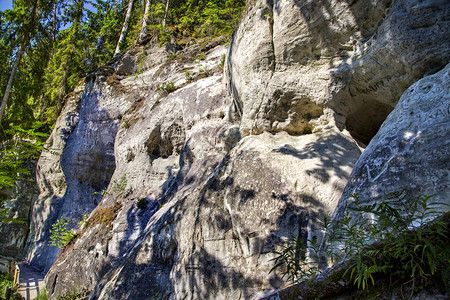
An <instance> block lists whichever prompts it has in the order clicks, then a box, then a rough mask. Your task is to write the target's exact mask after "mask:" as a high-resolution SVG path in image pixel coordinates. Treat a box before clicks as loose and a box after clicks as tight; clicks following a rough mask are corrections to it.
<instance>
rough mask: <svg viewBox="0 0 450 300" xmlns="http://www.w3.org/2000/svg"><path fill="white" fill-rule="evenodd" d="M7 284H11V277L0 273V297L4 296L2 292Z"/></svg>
mask: <svg viewBox="0 0 450 300" xmlns="http://www.w3.org/2000/svg"><path fill="white" fill-rule="evenodd" d="M7 286H10V287H11V286H13V279H12V278H11V276H10V275H8V274H6V273H0V296H1V297H0V298H2V297H5V294H4V293H5V288H6V287H7ZM2 299H3V298H2Z"/></svg>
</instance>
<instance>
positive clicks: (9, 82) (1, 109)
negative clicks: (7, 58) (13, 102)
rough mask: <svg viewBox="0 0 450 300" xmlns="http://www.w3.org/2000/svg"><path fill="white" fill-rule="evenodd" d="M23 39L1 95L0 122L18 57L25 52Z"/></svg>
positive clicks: (0, 121)
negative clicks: (3, 92)
mask: <svg viewBox="0 0 450 300" xmlns="http://www.w3.org/2000/svg"><path fill="white" fill-rule="evenodd" d="M25 46H26V43H25V41H23V42H22V44H21V45H20V49H19V52H17V56H16V61H15V62H14V66H13V68H12V71H11V74H10V75H9V80H8V84H7V85H6V90H5V94H4V95H3V100H2V105H1V106H0V124H1V123H2V116H3V113H4V112H5V108H6V102H7V101H8V98H9V94H10V92H11V88H12V84H13V81H14V76H16V71H17V68H18V67H19V62H20V59H21V58H22V55H23V52H25Z"/></svg>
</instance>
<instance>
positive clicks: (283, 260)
mask: <svg viewBox="0 0 450 300" xmlns="http://www.w3.org/2000/svg"><path fill="white" fill-rule="evenodd" d="M305 250H306V245H304V244H303V243H302V241H300V240H299V238H298V237H291V238H289V239H288V240H286V241H284V242H283V243H282V244H281V245H280V246H279V249H278V250H275V251H274V252H273V253H274V254H276V257H275V258H274V259H273V261H274V266H273V268H272V269H271V270H270V272H269V273H271V272H273V271H274V270H276V269H278V268H283V271H281V277H282V278H285V277H286V280H288V281H291V282H293V283H295V282H298V281H300V280H306V279H309V278H311V277H313V276H315V275H316V274H317V273H318V268H317V267H311V266H310V264H309V263H308V262H307V261H306V258H305Z"/></svg>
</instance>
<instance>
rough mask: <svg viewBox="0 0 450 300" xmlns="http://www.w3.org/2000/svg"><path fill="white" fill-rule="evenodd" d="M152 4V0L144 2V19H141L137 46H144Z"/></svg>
mask: <svg viewBox="0 0 450 300" xmlns="http://www.w3.org/2000/svg"><path fill="white" fill-rule="evenodd" d="M151 4H152V0H146V1H145V10H144V17H143V18H142V28H141V32H140V33H139V38H138V44H144V43H145V41H146V39H147V35H148V32H147V25H148V23H150V22H149V21H150V20H149V16H150V5H151Z"/></svg>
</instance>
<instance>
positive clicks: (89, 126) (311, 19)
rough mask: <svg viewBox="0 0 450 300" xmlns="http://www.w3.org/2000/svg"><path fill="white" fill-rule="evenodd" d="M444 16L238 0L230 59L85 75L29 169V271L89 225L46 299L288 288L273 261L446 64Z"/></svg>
mask: <svg viewBox="0 0 450 300" xmlns="http://www.w3.org/2000/svg"><path fill="white" fill-rule="evenodd" d="M448 8H449V5H448V4H447V3H446V2H443V1H437V0H436V1H433V0H431V1H426V2H420V1H395V2H393V1H381V0H380V1H293V0H286V1H273V2H270V1H262V0H257V1H249V5H248V7H247V10H246V12H245V14H244V16H243V18H242V21H241V24H240V26H239V28H238V30H237V32H236V33H235V35H234V37H233V38H232V40H231V41H230V44H229V47H228V49H227V48H226V47H224V46H221V45H218V43H220V41H215V42H213V43H211V44H209V45H207V46H205V47H203V48H202V47H201V46H199V45H195V44H194V45H191V46H189V47H186V48H185V49H182V50H180V51H178V52H176V55H175V58H174V57H173V55H170V54H171V53H172V52H173V51H176V50H174V49H176V47H175V48H174V49H172V50H171V52H168V51H166V50H165V49H162V48H157V47H154V45H152V44H151V43H150V44H147V45H144V46H139V47H136V48H133V49H131V50H130V51H128V52H127V53H125V54H124V55H123V56H121V57H120V58H117V59H116V60H115V61H114V62H113V63H112V64H111V65H108V66H106V67H105V68H104V69H103V70H99V71H98V72H96V73H94V74H91V75H90V77H89V79H88V80H87V82H88V84H87V88H86V90H85V92H84V94H83V96H82V97H81V98H78V100H77V101H78V102H77V101H75V100H74V102H73V103H69V104H67V106H66V107H65V109H64V112H63V114H62V116H61V117H60V119H59V120H58V123H57V126H56V127H55V128H56V129H55V131H54V133H53V134H52V136H51V138H50V139H49V142H48V143H49V148H51V145H54V148H57V149H60V150H61V151H62V156H61V157H60V158H61V163H60V165H59V159H58V157H57V156H56V155H54V154H51V155H50V154H43V157H42V158H41V162H40V164H39V167H40V172H39V173H38V176H39V179H40V182H41V183H40V185H41V196H40V197H39V200H38V201H37V204H36V206H35V212H34V214H35V217H34V224H35V225H34V228H35V229H34V231H33V232H34V233H33V235H32V236H31V237H30V239H29V247H30V248H29V249H30V256H29V257H30V258H31V259H32V261H33V262H34V263H35V264H36V265H40V266H42V267H44V268H47V267H49V266H50V265H51V263H52V262H53V260H54V259H55V257H56V254H57V251H56V250H51V249H50V250H48V249H49V248H48V247H46V246H45V243H46V241H48V233H47V232H48V229H49V226H50V224H52V223H53V222H55V221H56V219H57V218H59V216H68V217H70V219H71V220H73V221H74V222H75V220H80V219H81V215H82V214H83V213H85V212H90V211H91V210H93V211H92V213H91V214H90V216H89V218H88V220H87V222H86V223H85V224H84V225H83V226H82V228H80V229H79V234H78V236H77V238H76V239H75V240H74V241H72V242H71V244H70V245H69V246H68V247H66V249H65V250H64V251H63V252H61V254H60V255H59V257H58V259H57V260H56V262H55V264H54V265H53V266H52V268H51V269H50V271H49V272H48V274H47V276H46V285H47V291H48V293H49V296H50V297H51V298H56V297H57V296H59V295H64V294H65V293H70V292H72V291H74V290H77V289H84V290H87V291H89V293H90V298H91V299H131V298H133V299H148V298H152V297H155V298H171V299H185V298H193V299H208V298H210V299H221V298H222V299H239V298H250V297H251V296H252V295H254V294H256V293H257V292H259V291H261V290H264V289H273V288H278V287H280V286H283V285H284V284H286V282H285V281H284V280H282V278H281V277H280V276H279V274H277V273H271V274H268V271H269V270H270V269H271V268H272V265H273V262H271V261H270V259H272V258H273V253H272V251H273V250H274V247H275V246H276V245H277V244H278V243H280V242H281V241H282V240H284V239H286V238H288V237H289V236H290V235H295V236H298V238H299V239H303V240H306V238H307V236H308V234H310V233H311V231H314V230H315V228H316V227H315V224H316V221H317V220H318V218H321V217H324V216H331V214H332V213H333V211H334V209H335V207H336V205H337V202H338V199H339V198H340V197H341V195H342V193H343V190H344V187H345V185H346V184H347V180H348V178H349V175H350V172H351V170H352V168H353V164H354V162H356V160H357V159H358V157H359V155H360V146H365V145H366V144H368V143H369V142H370V140H371V139H372V137H373V136H374V134H375V133H376V132H377V131H378V129H379V126H380V125H381V123H382V122H383V121H384V119H385V118H386V116H387V115H388V114H389V113H390V112H391V111H392V110H393V109H394V107H395V106H396V103H397V101H398V98H399V97H400V95H401V93H402V92H403V91H404V90H405V89H406V88H407V87H408V86H409V85H411V84H412V83H414V82H415V81H416V80H418V79H420V78H421V77H422V76H423V75H424V74H426V73H432V72H435V71H436V70H438V69H439V68H443V67H444V66H445V64H446V63H447V62H448V58H449V49H450V47H449V44H448V42H446V39H445V38H444V36H446V33H448V32H449V20H448V16H447V14H446V12H447V11H448ZM418 11H422V12H423V13H417V12H418ZM431 16H432V17H431ZM402 28H404V29H402ZM419 48H420V49H419ZM200 51H204V53H205V56H206V59H205V60H200V59H195V57H196V53H199V52H200ZM226 53H228V54H227V58H226V60H225V70H224V72H222V68H223V66H222V65H221V60H222V58H223V55H225V54H226ZM430 53H433V55H430ZM129 72H137V73H135V74H131V75H129ZM223 73H224V74H225V75H223ZM389 91H391V92H389ZM402 101H403V100H402ZM436 101H438V100H436ZM402 105H403V104H402ZM76 107H79V108H76ZM83 109H84V110H83ZM396 109H399V110H402V109H403V108H402V107H400V108H399V106H397V108H396ZM72 112H73V113H72ZM394 113H395V111H394ZM69 120H73V121H69ZM392 120H393V119H389V121H386V122H394V123H395V122H396V121H395V120H394V121H392ZM66 122H67V123H66ZM402 122H403V121H402ZM386 124H390V123H385V125H384V127H383V128H385V127H389V126H391V127H389V128H391V129H392V130H394V129H395V130H399V128H400V127H395V125H392V124H391V125H386ZM402 124H403V123H402ZM405 124H406V123H405ZM405 124H404V125H405ZM402 126H403V125H402ZM405 126H409V125H408V124H406V125H405ZM447 126H448V125H447ZM62 128H64V130H63V131H61V129H62ZM418 130H419V129H418ZM399 132H400V131H399ZM417 132H418V131H417ZM417 132H416V131H415V132H414V133H413V135H414V134H415V135H417ZM445 133H447V132H445ZM392 134H393V135H396V134H399V136H403V135H404V133H398V132H397V133H394V132H393V133H392ZM411 137H412V136H409V135H408V137H405V138H407V139H409V138H411ZM373 142H375V141H373ZM358 144H359V145H358ZM371 145H372V144H371ZM63 149H64V150H63ZM402 149H403V148H402ZM403 150H404V149H403ZM403 150H400V151H403ZM405 151H406V150H405ZM408 151H409V150H408ZM52 155H53V156H52ZM45 160H47V162H46V163H44V161H45ZM52 170H53V171H52ZM423 170H424V169H423V168H422V169H419V168H418V169H417V172H419V171H420V172H422V171H423ZM361 172H362V173H363V171H361ZM52 174H53V175H52ZM51 176H54V178H52V177H51ZM371 176H372V175H371ZM363 178H364V177H362V179H361V180H363ZM355 180H356V179H355ZM433 180H434V179H433ZM433 182H435V181H433ZM106 186H107V189H106V190H105V191H104V193H103V194H104V195H103V197H101V192H102V190H103V188H104V187H106ZM434 187H438V185H434ZM100 200H101V201H100ZM98 201H100V202H98ZM58 203H60V204H58ZM97 203H98V205H97ZM36 241H37V245H38V246H37V248H34V247H33V242H36ZM52 251H53V252H52ZM74 270H76V272H74Z"/></svg>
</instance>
